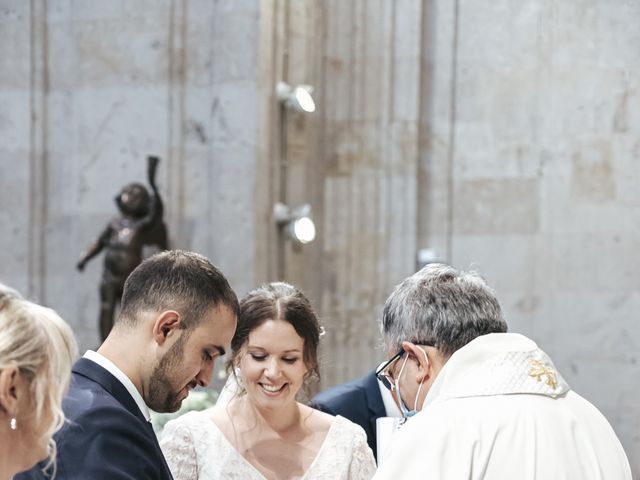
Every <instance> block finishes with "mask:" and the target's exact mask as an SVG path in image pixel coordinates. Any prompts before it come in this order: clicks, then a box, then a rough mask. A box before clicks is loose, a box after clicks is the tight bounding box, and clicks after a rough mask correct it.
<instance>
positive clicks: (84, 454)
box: [56, 407, 166, 480]
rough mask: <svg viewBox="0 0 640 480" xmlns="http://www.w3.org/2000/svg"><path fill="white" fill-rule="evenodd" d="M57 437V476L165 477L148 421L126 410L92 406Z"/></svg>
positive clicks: (95, 478)
mask: <svg viewBox="0 0 640 480" xmlns="http://www.w3.org/2000/svg"><path fill="white" fill-rule="evenodd" d="M59 439H60V440H59V445H58V474H57V475H56V478H57V479H60V480H64V479H70V480H71V479H72V480H80V479H82V480H86V479H92V480H134V479H135V480H143V479H148V480H156V479H161V478H166V473H164V459H163V458H162V453H161V452H160V449H159V446H158V444H157V441H156V440H155V436H154V434H153V431H152V429H151V428H150V425H149V426H147V425H146V422H145V421H144V420H142V419H139V418H137V417H134V416H133V415H131V414H129V413H128V412H126V411H125V410H122V409H119V408H114V407H104V408H101V409H99V410H92V411H90V413H88V414H84V415H81V416H79V417H78V418H76V419H75V421H74V422H73V423H70V424H68V425H67V426H65V429H64V431H63V432H61V434H60V435H59Z"/></svg>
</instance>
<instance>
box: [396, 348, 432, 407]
mask: <svg viewBox="0 0 640 480" xmlns="http://www.w3.org/2000/svg"><path fill="white" fill-rule="evenodd" d="M420 351H421V352H422V353H423V354H424V359H425V360H426V361H427V364H428V363H429V357H427V352H425V351H424V350H423V349H422V348H420ZM402 367H403V368H404V365H403V366H402ZM423 383H424V378H423V379H422V380H420V385H419V386H418V393H416V399H415V401H414V402H413V410H414V411H416V412H417V411H418V398H419V397H420V390H422V384H423Z"/></svg>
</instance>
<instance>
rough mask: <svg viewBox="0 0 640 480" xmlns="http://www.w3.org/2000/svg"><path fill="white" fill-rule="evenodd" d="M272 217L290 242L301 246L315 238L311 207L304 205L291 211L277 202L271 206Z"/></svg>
mask: <svg viewBox="0 0 640 480" xmlns="http://www.w3.org/2000/svg"><path fill="white" fill-rule="evenodd" d="M273 217H274V219H275V221H276V223H277V224H278V225H279V226H280V227H281V228H282V231H283V232H284V233H285V234H286V235H287V236H288V237H289V238H291V239H292V240H294V241H295V242H297V243H300V244H302V245H304V244H306V243H311V242H313V241H314V240H315V238H316V225H315V224H314V223H313V220H312V219H311V205H309V204H308V203H307V204H304V205H302V206H300V207H297V208H294V209H291V208H290V207H289V206H288V205H285V204H284V203H281V202H278V203H276V204H275V205H274V206H273Z"/></svg>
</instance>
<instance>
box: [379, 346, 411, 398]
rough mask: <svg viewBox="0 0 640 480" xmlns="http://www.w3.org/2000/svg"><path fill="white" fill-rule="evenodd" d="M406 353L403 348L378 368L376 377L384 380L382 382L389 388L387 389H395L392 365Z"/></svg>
mask: <svg viewBox="0 0 640 480" xmlns="http://www.w3.org/2000/svg"><path fill="white" fill-rule="evenodd" d="M404 354H405V351H404V349H401V350H400V351H399V352H398V353H396V354H395V355H394V356H393V357H391V358H390V359H389V360H387V361H386V362H384V363H383V364H382V365H380V366H379V367H378V368H377V369H376V377H377V379H378V380H380V381H381V382H382V384H383V385H384V386H385V387H386V388H387V390H391V391H393V388H394V387H393V385H394V380H393V375H391V367H393V364H394V363H395V362H396V361H397V360H398V359H400V358H402V356H403V355H404Z"/></svg>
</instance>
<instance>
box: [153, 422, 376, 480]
mask: <svg viewBox="0 0 640 480" xmlns="http://www.w3.org/2000/svg"><path fill="white" fill-rule="evenodd" d="M160 446H161V447H162V450H163V452H164V455H165V457H166V459H167V462H168V464H169V467H170V468H171V472H172V473H173V477H174V479H175V480H187V479H188V480H195V479H198V480H240V479H242V480H265V477H264V476H263V475H262V474H261V473H260V472H259V471H258V470H257V469H256V468H255V467H254V466H253V465H251V464H250V463H249V462H248V461H247V460H246V459H245V458H244V457H243V456H242V455H240V454H239V453H238V452H237V451H236V450H235V448H233V446H232V445H231V443H229V441H228V440H227V438H226V437H225V436H224V435H223V434H222V432H221V431H220V430H219V429H218V427H217V426H216V424H215V423H214V422H213V421H212V420H211V419H210V417H209V415H208V414H207V412H206V411H204V412H189V413H186V414H184V415H182V416H181V417H179V418H177V419H176V420H172V421H170V422H168V423H167V425H166V426H165V428H164V430H163V432H162V438H161V440H160ZM375 470H376V464H375V461H374V459H373V454H372V453H371V449H370V448H369V446H368V445H367V437H366V435H365V433H364V430H362V428H360V426H358V425H356V424H354V423H352V422H350V421H349V420H347V419H345V418H343V417H340V416H338V417H335V419H334V420H333V423H332V424H331V427H330V428H329V432H328V433H327V436H326V437H325V439H324V443H323V444H322V447H321V448H320V450H319V452H318V454H317V455H316V458H315V459H314V460H313V463H312V464H311V466H310V467H309V469H308V470H307V471H306V472H305V474H304V476H303V477H302V480H329V479H331V480H369V479H370V478H371V477H373V474H374V473H375Z"/></svg>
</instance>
